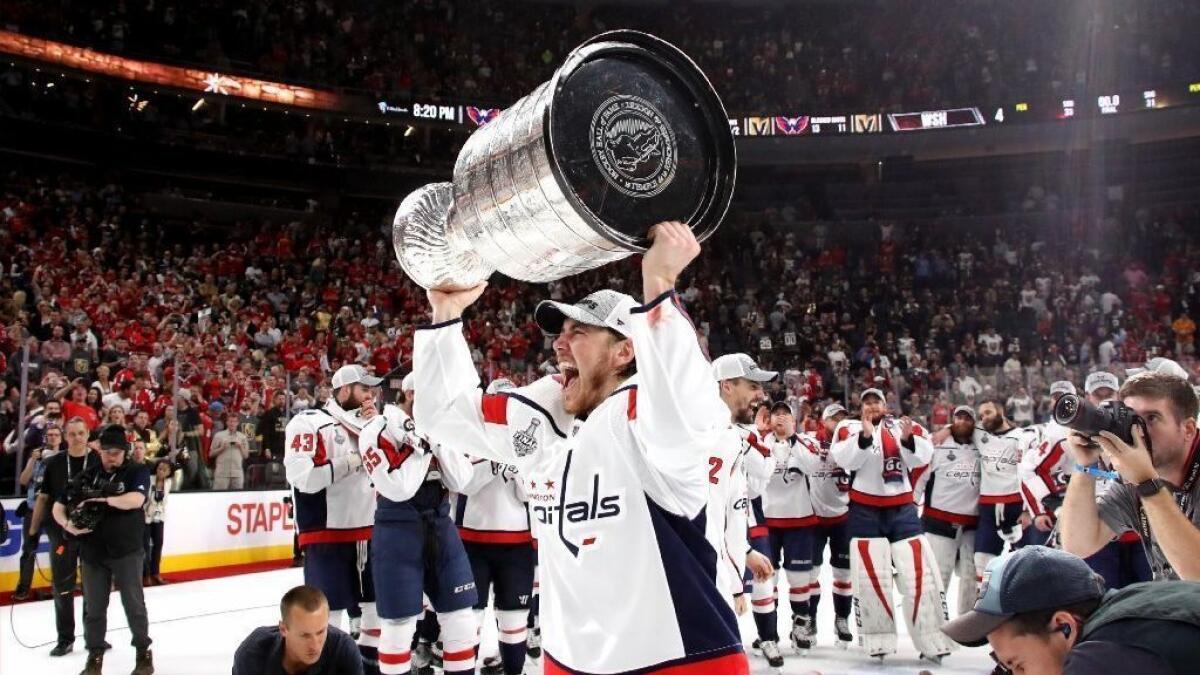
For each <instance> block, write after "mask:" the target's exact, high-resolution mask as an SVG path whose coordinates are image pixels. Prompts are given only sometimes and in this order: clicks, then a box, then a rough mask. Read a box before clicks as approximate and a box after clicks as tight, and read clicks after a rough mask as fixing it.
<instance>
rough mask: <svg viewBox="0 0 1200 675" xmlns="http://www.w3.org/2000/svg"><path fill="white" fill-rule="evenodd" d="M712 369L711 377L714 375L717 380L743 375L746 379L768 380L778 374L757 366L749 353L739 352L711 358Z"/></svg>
mask: <svg viewBox="0 0 1200 675" xmlns="http://www.w3.org/2000/svg"><path fill="white" fill-rule="evenodd" d="M712 371H713V377H716V378H717V381H718V382H719V381H721V380H732V379H734V378H737V377H744V378H746V379H747V380H753V381H755V382H770V381H771V380H773V379H775V377H776V376H777V375H779V373H778V372H776V371H774V370H763V369H761V368H759V367H758V364H757V363H755V362H754V359H752V358H750V355H748V354H742V353H740V352H739V353H736V354H726V355H724V356H719V357H717V358H716V359H713V362H712Z"/></svg>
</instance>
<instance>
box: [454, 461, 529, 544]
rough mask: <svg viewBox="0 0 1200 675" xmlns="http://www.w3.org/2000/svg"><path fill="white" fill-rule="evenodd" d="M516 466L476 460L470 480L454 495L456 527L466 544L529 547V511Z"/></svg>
mask: <svg viewBox="0 0 1200 675" xmlns="http://www.w3.org/2000/svg"><path fill="white" fill-rule="evenodd" d="M524 487H525V486H524V485H523V483H522V481H521V477H520V475H519V474H518V473H517V467H515V466H513V465H511V464H501V463H499V462H493V461H491V460H487V459H474V460H472V466H471V479H470V480H469V481H467V484H466V485H465V486H463V488H462V489H461V490H459V491H458V492H456V493H455V494H454V495H453V496H452V500H453V512H454V524H455V525H457V526H458V534H459V536H460V537H462V540H463V541H469V542H473V543H476V544H530V543H531V542H532V539H533V538H532V536H531V535H530V533H529V509H528V508H527V507H526V502H527V498H526V496H525V490H524Z"/></svg>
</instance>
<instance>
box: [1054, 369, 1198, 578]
mask: <svg viewBox="0 0 1200 675" xmlns="http://www.w3.org/2000/svg"><path fill="white" fill-rule="evenodd" d="M1198 408H1200V402H1198V401H1197V398H1196V393H1195V391H1193V390H1192V387H1191V385H1189V384H1188V382H1187V381H1186V380H1184V379H1181V378H1179V377H1177V376H1175V375H1171V374H1167V373H1159V372H1144V373H1140V374H1138V375H1135V376H1133V377H1131V378H1129V379H1128V380H1127V381H1126V382H1125V384H1124V385H1123V386H1122V387H1121V390H1120V393H1119V395H1118V401H1115V402H1112V403H1109V404H1106V405H1103V406H1101V407H1095V406H1092V405H1090V404H1088V403H1087V402H1086V401H1084V400H1082V399H1080V398H1079V397H1077V396H1064V397H1063V398H1062V399H1060V400H1059V402H1058V404H1057V405H1056V406H1055V410H1054V415H1055V419H1056V420H1058V422H1059V423H1060V424H1063V425H1065V426H1067V427H1070V428H1071V429H1072V430H1073V432H1074V433H1072V434H1071V435H1070V437H1069V438H1068V445H1069V446H1070V448H1071V451H1072V453H1073V455H1074V457H1075V461H1076V463H1077V466H1076V467H1075V473H1074V475H1072V476H1071V480H1070V482H1069V483H1068V484H1067V496H1066V500H1065V501H1064V503H1063V508H1062V511H1061V512H1060V516H1061V521H1062V522H1061V527H1062V545H1063V548H1064V549H1065V550H1067V551H1069V552H1071V553H1074V554H1076V555H1079V556H1081V557H1082V556H1089V555H1091V554H1093V553H1095V552H1096V551H1098V550H1100V549H1101V548H1102V547H1103V546H1105V545H1106V544H1107V543H1108V542H1109V541H1110V540H1111V539H1112V538H1113V536H1114V533H1116V532H1122V531H1125V530H1134V531H1136V532H1138V533H1139V534H1140V535H1141V537H1142V541H1143V542H1144V543H1145V544H1146V547H1147V553H1148V554H1149V557H1150V564H1151V567H1152V568H1153V573H1154V578H1155V579H1156V580H1161V579H1186V580H1200V509H1197V508H1196V502H1197V501H1198V500H1200V453H1198V452H1197V448H1198V446H1200V434H1197V430H1196V414H1197V410H1198ZM1097 477H1113V478H1117V477H1119V478H1120V481H1121V482H1120V483H1114V484H1113V485H1112V486H1110V488H1109V489H1108V490H1107V491H1105V492H1103V493H1101V494H1099V495H1097V492H1096V479H1097Z"/></svg>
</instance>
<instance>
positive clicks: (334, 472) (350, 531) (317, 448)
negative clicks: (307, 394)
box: [283, 399, 375, 546]
mask: <svg viewBox="0 0 1200 675" xmlns="http://www.w3.org/2000/svg"><path fill="white" fill-rule="evenodd" d="M364 423H365V422H364V421H363V420H362V419H361V418H359V417H358V416H357V415H355V414H351V413H348V412H346V411H345V410H342V408H341V407H340V406H338V404H337V402H336V401H334V400H332V399H330V400H329V402H328V403H326V405H325V406H324V407H322V408H310V409H308V410H305V411H303V412H300V413H298V414H297V415H296V416H295V417H293V418H292V419H291V421H289V422H288V424H287V428H286V429H285V430H284V456H283V467H284V472H285V474H286V476H287V481H288V484H289V485H291V486H292V487H293V488H294V499H295V506H296V529H297V530H298V531H299V537H300V545H301V546H307V545H309V544H331V543H340V542H356V541H367V540H369V539H370V538H371V527H372V525H374V523H375V493H374V491H372V490H371V482H370V478H369V477H368V476H367V473H366V472H365V471H363V468H362V466H360V465H359V464H358V463H357V462H355V461H353V460H352V459H351V457H350V455H352V454H354V455H357V454H358V435H359V432H360V430H361V429H362V426H363V424H364Z"/></svg>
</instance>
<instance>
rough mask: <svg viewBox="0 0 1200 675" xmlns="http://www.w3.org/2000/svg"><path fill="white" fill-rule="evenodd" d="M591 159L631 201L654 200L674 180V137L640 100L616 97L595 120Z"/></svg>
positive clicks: (644, 101)
mask: <svg viewBox="0 0 1200 675" xmlns="http://www.w3.org/2000/svg"><path fill="white" fill-rule="evenodd" d="M590 131H591V136H592V158H593V159H594V160H595V161H596V165H597V166H598V167H600V169H601V171H602V173H603V175H604V177H605V178H607V179H608V182H609V183H610V184H611V185H612V186H613V187H615V188H617V189H618V190H620V191H621V192H623V193H624V194H627V195H629V196H630V197H653V196H654V195H656V194H658V193H660V192H662V191H663V189H664V188H666V187H667V186H668V185H669V184H670V183H671V179H672V178H674V177H675V162H676V158H675V133H674V132H673V131H671V125H669V124H667V122H666V120H664V119H663V116H662V114H661V113H659V112H658V110H656V109H655V108H654V106H653V105H651V104H650V102H649V101H647V100H645V99H641V98H638V97H637V96H613V97H612V98H610V99H608V100H607V101H605V102H604V103H603V104H601V106H600V107H599V108H597V109H596V114H595V115H593V116H592V125H591V130H590Z"/></svg>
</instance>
